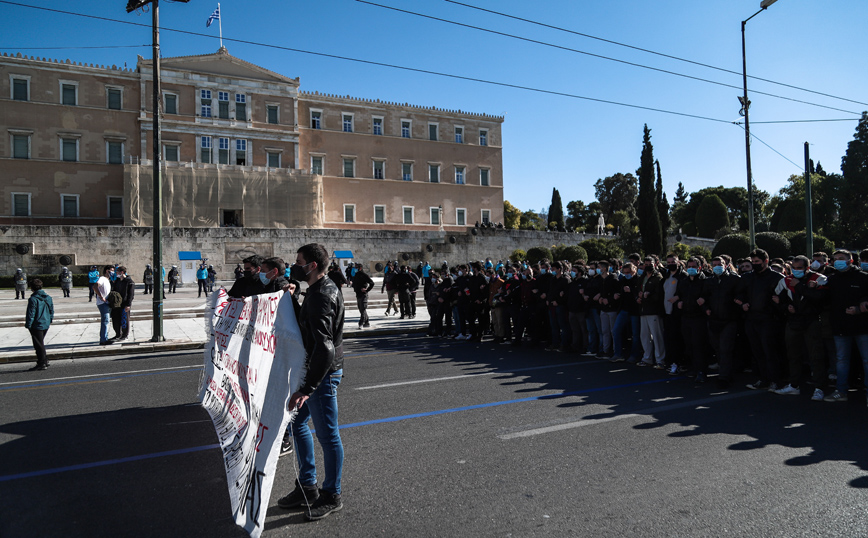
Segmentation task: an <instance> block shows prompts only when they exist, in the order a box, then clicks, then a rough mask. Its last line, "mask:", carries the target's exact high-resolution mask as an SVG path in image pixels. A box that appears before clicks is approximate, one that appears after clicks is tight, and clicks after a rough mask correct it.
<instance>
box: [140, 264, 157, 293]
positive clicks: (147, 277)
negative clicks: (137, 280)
mask: <svg viewBox="0 0 868 538" xmlns="http://www.w3.org/2000/svg"><path fill="white" fill-rule="evenodd" d="M142 282H144V283H145V291H144V295H147V294H148V293H154V270H153V269H151V264H148V265H146V266H145V274H144V275H142Z"/></svg>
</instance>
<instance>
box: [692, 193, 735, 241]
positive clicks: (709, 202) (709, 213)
mask: <svg viewBox="0 0 868 538" xmlns="http://www.w3.org/2000/svg"><path fill="white" fill-rule="evenodd" d="M695 222H696V234H697V235H698V236H699V237H714V232H716V231H717V230H719V229H721V228H724V227H728V226H729V212H728V211H727V209H726V205H725V204H724V203H723V200H721V199H720V197H719V196H717V195H716V194H709V195H708V196H706V197H704V198H703V199H702V201H701V202H699V208H697V210H696V221H695Z"/></svg>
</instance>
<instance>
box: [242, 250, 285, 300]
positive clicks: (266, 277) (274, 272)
mask: <svg viewBox="0 0 868 538" xmlns="http://www.w3.org/2000/svg"><path fill="white" fill-rule="evenodd" d="M285 272H286V263H285V262H284V261H283V258H278V257H272V258H266V259H264V260H262V263H261V264H260V266H259V273H258V274H257V275H258V278H259V285H260V287H259V288H258V289H256V290H255V291H256V293H253V294H252V295H262V294H265V293H275V292H278V291H280V290H282V289H284V288H285V287H286V286H288V285H289V281H288V280H287V279H286V278H285V277H284V276H283V275H284V273H285ZM290 293H292V292H290Z"/></svg>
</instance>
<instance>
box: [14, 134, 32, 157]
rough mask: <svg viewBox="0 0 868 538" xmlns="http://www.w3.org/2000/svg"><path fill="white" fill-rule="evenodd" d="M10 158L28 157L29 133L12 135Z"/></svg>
mask: <svg viewBox="0 0 868 538" xmlns="http://www.w3.org/2000/svg"><path fill="white" fill-rule="evenodd" d="M12 158H13V159H29V158H30V135H12Z"/></svg>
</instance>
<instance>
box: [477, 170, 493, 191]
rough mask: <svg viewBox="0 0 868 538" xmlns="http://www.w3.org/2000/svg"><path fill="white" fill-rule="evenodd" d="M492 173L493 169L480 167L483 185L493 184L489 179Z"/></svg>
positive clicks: (480, 179) (480, 180)
mask: <svg viewBox="0 0 868 538" xmlns="http://www.w3.org/2000/svg"><path fill="white" fill-rule="evenodd" d="M490 173H491V171H490V170H489V169H488V168H480V169H479V184H480V185H482V186H483V187H488V186H489V185H490V184H491V182H490V180H489V175H490Z"/></svg>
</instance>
